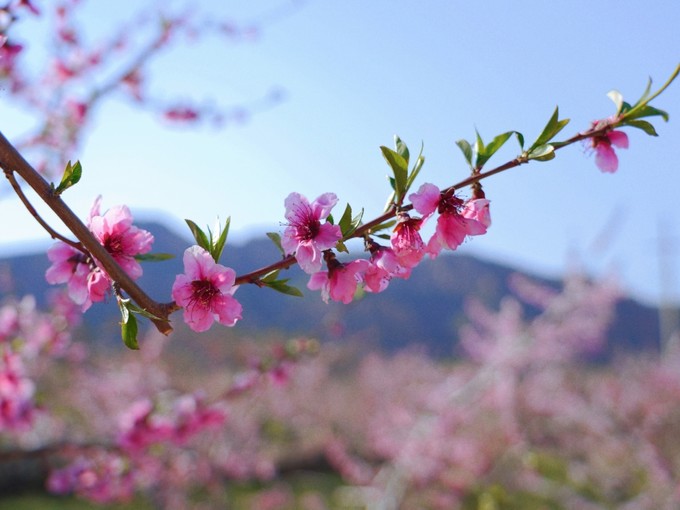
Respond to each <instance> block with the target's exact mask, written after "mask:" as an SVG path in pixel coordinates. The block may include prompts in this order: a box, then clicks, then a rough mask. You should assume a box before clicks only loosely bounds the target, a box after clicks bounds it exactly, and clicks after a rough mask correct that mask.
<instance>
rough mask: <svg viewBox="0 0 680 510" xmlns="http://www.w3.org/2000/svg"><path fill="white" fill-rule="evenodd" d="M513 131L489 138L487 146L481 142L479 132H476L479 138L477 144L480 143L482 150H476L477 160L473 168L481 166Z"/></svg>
mask: <svg viewBox="0 0 680 510" xmlns="http://www.w3.org/2000/svg"><path fill="white" fill-rule="evenodd" d="M513 133H514V131H508V132H507V133H503V134H500V135H498V136H497V137H495V138H494V139H493V140H491V142H490V143H489V144H488V145H487V146H484V145H482V144H481V138H479V134H477V137H478V138H479V140H480V144H479V145H481V147H482V150H481V151H479V149H478V150H477V161H476V162H475V168H481V167H483V166H484V165H485V164H486V162H487V161H488V160H489V159H491V157H492V156H493V155H494V154H495V153H496V152H497V151H498V149H500V148H501V147H502V146H503V144H504V143H505V142H507V141H508V138H510V137H511V136H512V134H513ZM479 145H478V146H479Z"/></svg>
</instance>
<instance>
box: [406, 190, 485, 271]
mask: <svg viewBox="0 0 680 510" xmlns="http://www.w3.org/2000/svg"><path fill="white" fill-rule="evenodd" d="M409 199H410V200H411V202H412V203H413V207H414V208H415V209H416V211H418V212H419V213H421V214H423V215H424V216H425V218H427V217H429V216H430V215H432V214H433V213H434V211H435V210H436V211H438V212H439V217H438V218H437V228H436V230H435V233H434V235H433V236H432V238H431V239H430V241H429V242H428V244H427V252H428V254H429V255H430V257H432V258H435V257H437V256H438V255H439V253H440V252H441V250H442V248H448V249H450V250H455V249H456V248H458V246H460V245H461V244H462V243H463V241H464V240H465V237H466V236H468V235H479V234H484V233H486V229H487V226H488V225H490V224H491V217H490V215H489V209H488V207H489V201H488V200H486V199H474V200H470V201H468V202H464V201H463V200H462V199H460V198H458V197H456V196H455V195H454V194H453V193H442V192H441V191H440V190H439V188H437V186H435V185H434V184H429V183H426V184H423V185H422V186H421V187H420V189H419V190H418V192H417V193H414V194H412V195H411V196H409Z"/></svg>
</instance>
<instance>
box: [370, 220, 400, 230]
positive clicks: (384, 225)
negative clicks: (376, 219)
mask: <svg viewBox="0 0 680 510" xmlns="http://www.w3.org/2000/svg"><path fill="white" fill-rule="evenodd" d="M396 223H397V220H389V221H386V222H385V223H381V224H380V225H376V226H375V227H373V228H372V229H371V232H372V233H373V232H380V231H381V230H385V229H387V228H392V227H393V226H394V225H395V224H396Z"/></svg>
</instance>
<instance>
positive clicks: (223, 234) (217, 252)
mask: <svg viewBox="0 0 680 510" xmlns="http://www.w3.org/2000/svg"><path fill="white" fill-rule="evenodd" d="M230 224H231V217H230V216H228V217H227V220H226V221H225V222H224V227H222V228H221V229H220V235H219V237H218V238H217V240H214V239H212V234H211V235H210V243H211V244H212V247H211V250H210V254H211V255H212V257H213V259H215V262H219V260H220V257H221V256H222V251H224V246H225V245H226V244H227V234H228V233H229V225H230ZM218 225H219V223H218Z"/></svg>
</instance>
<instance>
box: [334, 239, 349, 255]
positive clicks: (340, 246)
mask: <svg viewBox="0 0 680 510" xmlns="http://www.w3.org/2000/svg"><path fill="white" fill-rule="evenodd" d="M335 249H336V250H337V251H339V252H341V253H349V250H348V249H347V246H346V245H345V243H344V242H342V241H338V242H337V243H335Z"/></svg>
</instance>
